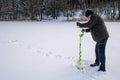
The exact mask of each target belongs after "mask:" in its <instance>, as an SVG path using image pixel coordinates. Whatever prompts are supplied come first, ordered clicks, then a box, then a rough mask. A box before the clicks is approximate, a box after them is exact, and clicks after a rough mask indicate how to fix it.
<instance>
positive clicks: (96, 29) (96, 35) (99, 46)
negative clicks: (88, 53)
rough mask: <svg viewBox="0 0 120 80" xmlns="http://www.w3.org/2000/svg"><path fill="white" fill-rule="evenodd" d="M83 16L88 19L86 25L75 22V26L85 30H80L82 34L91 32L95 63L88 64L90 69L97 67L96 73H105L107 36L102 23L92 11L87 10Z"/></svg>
mask: <svg viewBox="0 0 120 80" xmlns="http://www.w3.org/2000/svg"><path fill="white" fill-rule="evenodd" d="M85 16H86V17H87V18H88V19H89V21H88V22H87V23H79V22H77V26H79V27H80V28H87V29H82V32H91V35H92V38H93V40H94V41H95V42H96V47H95V55H96V59H95V63H94V64H90V66H91V67H95V66H99V69H98V71H103V72H105V71H106V69H105V62H106V57H105V46H106V42H107V40H108V37H109V34H108V31H107V29H106V26H105V23H104V21H103V20H102V19H101V17H100V16H98V15H97V14H94V12H93V11H91V10H87V11H86V12H85Z"/></svg>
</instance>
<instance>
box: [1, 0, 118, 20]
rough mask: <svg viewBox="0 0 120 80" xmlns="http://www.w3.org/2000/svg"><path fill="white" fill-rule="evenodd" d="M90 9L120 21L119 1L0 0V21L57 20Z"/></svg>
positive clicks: (107, 17) (109, 18) (82, 13)
mask: <svg viewBox="0 0 120 80" xmlns="http://www.w3.org/2000/svg"><path fill="white" fill-rule="evenodd" d="M87 9H91V10H93V11H94V12H96V13H97V14H99V15H100V16H102V15H104V17H105V18H106V19H108V20H120V0H0V20H1V21H3V20H36V21H42V20H44V19H49V18H53V19H58V17H59V16H61V15H62V16H63V17H66V18H68V17H74V16H75V14H76V12H77V11H81V15H84V13H85V11H86V10H87Z"/></svg>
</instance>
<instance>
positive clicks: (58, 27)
mask: <svg viewBox="0 0 120 80" xmlns="http://www.w3.org/2000/svg"><path fill="white" fill-rule="evenodd" d="M106 25H107V29H108V31H109V34H110V38H109V39H108V42H107V46H106V58H107V60H106V61H107V62H106V68H107V69H106V72H105V73H103V72H97V69H98V67H96V68H91V67H89V64H90V63H93V62H94V58H95V57H94V56H95V54H94V46H95V42H94V41H93V40H92V38H91V35H90V33H86V34H85V35H84V37H83V38H82V54H83V55H82V58H83V66H84V69H83V70H78V69H77V68H76V67H75V64H76V62H77V58H78V48H79V34H80V30H81V29H80V28H78V27H77V26H76V23H75V22H0V80H119V79H120V76H119V73H120V70H119V67H120V63H119V60H120V54H119V52H120V49H119V48H120V45H119V41H120V36H119V32H120V27H119V25H120V22H106Z"/></svg>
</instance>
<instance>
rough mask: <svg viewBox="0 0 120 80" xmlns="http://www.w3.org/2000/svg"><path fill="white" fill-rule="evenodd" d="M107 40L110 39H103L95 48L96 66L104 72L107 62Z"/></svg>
mask: <svg viewBox="0 0 120 80" xmlns="http://www.w3.org/2000/svg"><path fill="white" fill-rule="evenodd" d="M107 40H108V38H106V39H103V40H101V41H100V42H97V43H96V48H95V54H96V60H95V64H98V65H100V69H102V70H105V62H106V56H105V46H106V42H107Z"/></svg>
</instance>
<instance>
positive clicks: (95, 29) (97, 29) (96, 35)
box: [77, 14, 109, 42]
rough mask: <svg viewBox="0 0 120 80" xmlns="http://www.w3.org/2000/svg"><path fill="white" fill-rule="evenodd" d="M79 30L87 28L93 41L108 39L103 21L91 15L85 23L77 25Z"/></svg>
mask: <svg viewBox="0 0 120 80" xmlns="http://www.w3.org/2000/svg"><path fill="white" fill-rule="evenodd" d="M77 25H78V26H79V27H81V28H88V29H87V32H88V31H90V32H91V35H92V38H93V40H94V41H96V42H99V41H101V40H103V39H105V38H108V37H109V34H108V31H107V29H106V26H105V23H104V21H103V20H102V19H101V17H100V16H98V15H96V14H93V15H92V16H91V18H90V20H89V21H88V22H87V23H77Z"/></svg>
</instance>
